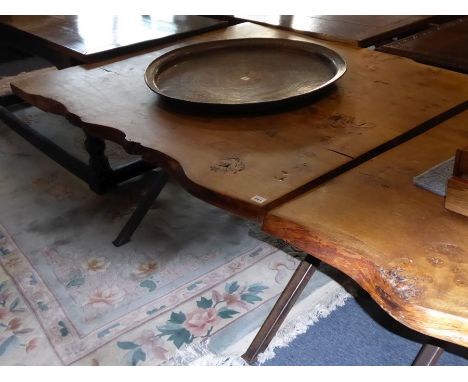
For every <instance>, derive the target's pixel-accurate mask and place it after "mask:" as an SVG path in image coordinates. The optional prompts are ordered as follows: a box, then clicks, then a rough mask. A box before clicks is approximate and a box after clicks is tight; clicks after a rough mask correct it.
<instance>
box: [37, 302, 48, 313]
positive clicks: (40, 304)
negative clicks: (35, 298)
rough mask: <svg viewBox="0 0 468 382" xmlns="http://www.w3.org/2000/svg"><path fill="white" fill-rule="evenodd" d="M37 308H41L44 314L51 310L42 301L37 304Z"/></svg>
mask: <svg viewBox="0 0 468 382" xmlns="http://www.w3.org/2000/svg"><path fill="white" fill-rule="evenodd" d="M37 306H38V307H39V309H40V310H42V311H43V312H46V311H48V310H49V306H48V305H47V304H45V303H43V302H42V301H39V302H38V303H37Z"/></svg>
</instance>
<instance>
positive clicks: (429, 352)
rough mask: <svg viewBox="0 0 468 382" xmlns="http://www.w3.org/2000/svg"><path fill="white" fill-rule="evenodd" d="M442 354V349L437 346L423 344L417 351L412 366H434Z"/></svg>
mask: <svg viewBox="0 0 468 382" xmlns="http://www.w3.org/2000/svg"><path fill="white" fill-rule="evenodd" d="M443 352H444V349H442V348H441V347H439V346H436V345H431V344H425V345H423V346H422V347H421V349H420V350H419V353H418V355H417V356H416V358H415V359H414V361H413V365H412V366H434V365H436V364H437V361H438V360H439V357H440V356H441V355H442V353H443Z"/></svg>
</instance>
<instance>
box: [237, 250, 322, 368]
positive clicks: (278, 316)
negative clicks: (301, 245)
mask: <svg viewBox="0 0 468 382" xmlns="http://www.w3.org/2000/svg"><path fill="white" fill-rule="evenodd" d="M319 264H320V261H319V260H317V259H315V258H313V257H312V256H309V255H307V256H306V258H305V259H304V260H302V261H301V263H300V264H299V266H298V267H297V269H296V271H295V272H294V274H293V276H292V277H291V279H290V280H289V283H288V285H286V288H284V291H283V293H281V296H280V297H279V299H278V301H277V302H276V304H275V306H274V307H273V309H272V310H271V312H270V314H269V315H268V317H267V319H266V320H265V322H264V323H263V325H262V327H261V328H260V330H259V332H258V333H257V335H256V336H255V338H254V340H253V341H252V343H251V344H250V346H249V348H248V349H247V351H246V352H245V353H244V354H243V355H242V358H243V359H244V360H246V361H247V362H248V363H254V362H255V361H256V359H257V356H258V355H259V354H260V353H262V352H263V351H265V349H266V348H267V347H268V345H269V344H270V341H271V340H272V338H273V337H274V335H275V334H276V332H277V331H278V329H279V327H280V326H281V324H282V323H283V321H284V319H285V318H286V316H287V315H288V313H289V311H290V310H291V308H292V307H293V306H294V304H295V302H296V301H297V299H298V298H299V296H300V294H301V293H302V291H303V290H304V288H305V286H306V285H307V283H308V282H309V280H310V278H311V277H312V275H313V274H314V272H315V271H316V269H317V267H318V265H319Z"/></svg>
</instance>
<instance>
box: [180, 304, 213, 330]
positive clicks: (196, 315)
mask: <svg viewBox="0 0 468 382" xmlns="http://www.w3.org/2000/svg"><path fill="white" fill-rule="evenodd" d="M217 321H218V311H217V310H216V309H214V308H209V309H202V308H197V309H195V310H193V311H192V312H190V313H188V314H187V316H186V320H185V321H184V324H183V326H184V328H185V329H187V330H188V331H189V332H191V333H192V334H193V335H194V336H195V337H200V336H202V335H204V334H206V333H207V332H208V330H209V328H210V327H211V326H214V325H215V324H216V322H217Z"/></svg>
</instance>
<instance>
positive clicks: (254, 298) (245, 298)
mask: <svg viewBox="0 0 468 382" xmlns="http://www.w3.org/2000/svg"><path fill="white" fill-rule="evenodd" d="M241 300H243V301H245V302H248V303H249V304H255V303H256V302H257V301H262V299H261V298H260V297H258V296H257V295H255V294H248V293H245V294H242V295H241Z"/></svg>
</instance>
